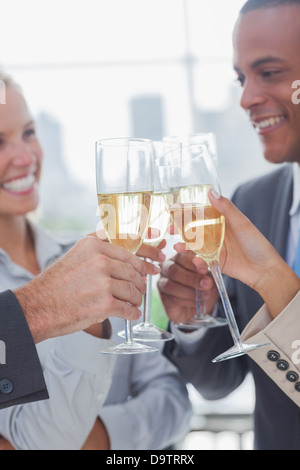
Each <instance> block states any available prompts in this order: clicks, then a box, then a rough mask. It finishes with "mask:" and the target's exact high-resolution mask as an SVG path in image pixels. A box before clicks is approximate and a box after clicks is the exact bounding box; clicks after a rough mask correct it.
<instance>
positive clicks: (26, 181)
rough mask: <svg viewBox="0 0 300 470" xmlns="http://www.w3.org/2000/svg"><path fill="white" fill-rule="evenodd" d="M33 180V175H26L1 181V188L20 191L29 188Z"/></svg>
mask: <svg viewBox="0 0 300 470" xmlns="http://www.w3.org/2000/svg"><path fill="white" fill-rule="evenodd" d="M34 182H35V177H34V175H28V176H25V177H24V178H19V179H17V180H13V181H8V182H6V183H3V188H4V189H7V190H8V191H14V192H21V191H26V190H27V189H30V188H31V187H32V185H33V184H34Z"/></svg>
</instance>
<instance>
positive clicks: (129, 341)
mask: <svg viewBox="0 0 300 470" xmlns="http://www.w3.org/2000/svg"><path fill="white" fill-rule="evenodd" d="M125 340H126V343H127V344H132V342H133V341H132V323H131V321H129V320H125Z"/></svg>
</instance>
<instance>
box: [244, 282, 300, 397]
mask: <svg viewBox="0 0 300 470" xmlns="http://www.w3.org/2000/svg"><path fill="white" fill-rule="evenodd" d="M299 313H300V291H299V293H298V294H297V295H296V296H295V297H294V299H293V300H292V301H291V302H290V304H289V305H288V306H287V307H286V308H285V309H284V310H283V311H282V312H281V313H280V315H278V317H276V318H275V319H274V320H273V319H272V317H271V316H270V314H269V312H268V310H267V307H266V306H265V305H264V306H263V307H262V308H261V309H260V310H259V311H258V312H257V314H256V315H255V316H254V317H253V318H252V320H251V321H250V322H249V323H248V325H247V326H246V328H245V329H244V331H243V333H242V338H243V340H245V341H246V342H247V343H261V342H263V343H266V342H269V346H266V347H263V348H261V349H257V350H255V351H252V352H250V353H249V356H250V357H251V359H253V360H254V361H255V362H256V363H257V364H258V365H259V366H260V367H261V368H262V369H263V370H264V372H265V373H266V374H267V375H268V376H269V377H270V378H271V379H272V380H273V381H274V382H275V383H276V384H277V385H278V387H280V388H281V389H282V390H283V392H284V393H285V394H286V395H287V396H288V397H290V398H291V400H293V401H294V402H295V403H296V404H297V405H298V406H300V323H299Z"/></svg>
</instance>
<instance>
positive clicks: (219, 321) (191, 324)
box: [175, 315, 228, 330]
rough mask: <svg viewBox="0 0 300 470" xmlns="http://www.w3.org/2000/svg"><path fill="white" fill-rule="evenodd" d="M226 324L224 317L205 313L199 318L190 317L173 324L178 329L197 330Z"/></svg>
mask: <svg viewBox="0 0 300 470" xmlns="http://www.w3.org/2000/svg"><path fill="white" fill-rule="evenodd" d="M226 325H228V323H227V320H226V318H220V317H217V318H215V317H211V316H210V315H205V316H204V317H201V318H196V317H195V318H192V319H191V320H188V321H186V322H185V323H178V324H176V325H175V326H176V327H177V328H179V329H180V330H197V329H198V328H203V327H204V328H217V327H220V326H226Z"/></svg>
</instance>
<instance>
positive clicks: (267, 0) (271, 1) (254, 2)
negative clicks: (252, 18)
mask: <svg viewBox="0 0 300 470" xmlns="http://www.w3.org/2000/svg"><path fill="white" fill-rule="evenodd" d="M286 5H299V6H300V0H247V2H246V3H245V5H244V6H243V7H242V8H241V13H242V14H243V13H247V12H248V11H252V10H258V9H261V8H269V7H278V6H286Z"/></svg>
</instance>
